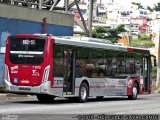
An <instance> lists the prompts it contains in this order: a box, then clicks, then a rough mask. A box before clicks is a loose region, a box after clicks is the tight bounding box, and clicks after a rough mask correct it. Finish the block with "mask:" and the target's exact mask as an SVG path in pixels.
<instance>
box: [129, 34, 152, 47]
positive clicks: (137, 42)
mask: <svg viewBox="0 0 160 120" xmlns="http://www.w3.org/2000/svg"><path fill="white" fill-rule="evenodd" d="M130 46H134V47H135V46H139V47H146V48H149V47H152V46H154V43H153V41H151V40H150V38H149V37H148V36H147V33H146V32H144V33H142V34H141V35H140V36H139V38H138V39H133V40H131V42H130Z"/></svg>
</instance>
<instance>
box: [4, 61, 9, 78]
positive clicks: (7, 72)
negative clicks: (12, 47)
mask: <svg viewBox="0 0 160 120" xmlns="http://www.w3.org/2000/svg"><path fill="white" fill-rule="evenodd" d="M4 79H5V80H7V81H10V76H9V70H8V66H7V65H6V64H5V71H4Z"/></svg>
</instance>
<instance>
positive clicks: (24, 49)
mask: <svg viewBox="0 0 160 120" xmlns="http://www.w3.org/2000/svg"><path fill="white" fill-rule="evenodd" d="M45 41H46V40H45V39H44V38H20V37H11V38H10V48H9V49H10V53H9V58H10V60H11V62H12V63H14V64H40V63H42V62H43V59H44V47H45Z"/></svg>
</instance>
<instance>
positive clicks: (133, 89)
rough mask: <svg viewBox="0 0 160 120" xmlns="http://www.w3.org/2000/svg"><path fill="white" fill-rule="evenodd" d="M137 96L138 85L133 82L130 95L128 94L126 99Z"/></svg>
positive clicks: (134, 98) (132, 98)
mask: <svg viewBox="0 0 160 120" xmlns="http://www.w3.org/2000/svg"><path fill="white" fill-rule="evenodd" d="M137 96H138V85H137V83H134V84H133V87H132V95H129V96H128V99H129V100H136V99H137Z"/></svg>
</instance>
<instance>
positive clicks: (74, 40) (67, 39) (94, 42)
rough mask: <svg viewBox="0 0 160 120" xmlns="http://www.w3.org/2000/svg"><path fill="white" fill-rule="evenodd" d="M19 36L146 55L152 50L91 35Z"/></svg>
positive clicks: (19, 35) (20, 35)
mask: <svg viewBox="0 0 160 120" xmlns="http://www.w3.org/2000/svg"><path fill="white" fill-rule="evenodd" d="M16 36H17V37H47V36H50V37H53V39H55V43H59V44H66V45H74V46H79V47H89V48H99V49H106V50H114V51H122V52H130V53H132V52H134V53H140V54H145V55H150V51H149V50H147V49H144V48H137V47H128V46H121V45H118V44H113V43H111V42H110V41H109V40H106V39H97V38H90V37H73V36H60V37H56V36H53V35H51V34H38V33H36V34H16Z"/></svg>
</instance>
